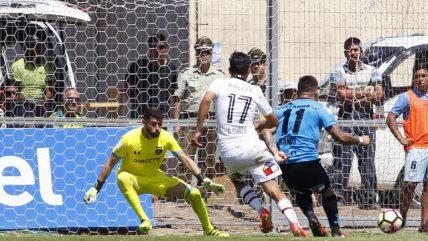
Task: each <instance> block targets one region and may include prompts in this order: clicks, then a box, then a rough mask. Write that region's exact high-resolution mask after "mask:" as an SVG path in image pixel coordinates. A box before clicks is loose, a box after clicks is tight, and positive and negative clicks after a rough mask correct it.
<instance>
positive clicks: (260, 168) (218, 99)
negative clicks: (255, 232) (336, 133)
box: [192, 51, 306, 236]
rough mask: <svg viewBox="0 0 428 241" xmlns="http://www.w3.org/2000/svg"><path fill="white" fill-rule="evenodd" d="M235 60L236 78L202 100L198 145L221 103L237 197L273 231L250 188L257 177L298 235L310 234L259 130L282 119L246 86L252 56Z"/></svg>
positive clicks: (221, 130)
mask: <svg viewBox="0 0 428 241" xmlns="http://www.w3.org/2000/svg"><path fill="white" fill-rule="evenodd" d="M229 62H230V67H229V72H230V74H231V78H226V79H218V80H214V81H213V82H212V83H211V85H210V87H209V88H208V90H207V92H206V93H205V95H204V97H203V99H202V101H201V104H200V106H199V116H198V120H197V126H196V132H195V134H194V136H193V139H192V144H193V145H196V146H199V147H202V144H201V142H200V138H201V135H202V129H203V123H204V120H205V118H206V116H207V113H208V110H209V107H210V105H211V103H212V102H213V101H214V100H215V116H216V122H217V132H218V148H219V153H220V158H221V161H222V162H223V164H224V166H225V168H226V172H227V174H228V175H229V176H230V178H231V180H232V182H233V184H234V186H235V188H236V191H237V193H239V195H240V196H241V197H242V198H243V199H244V200H245V201H246V203H249V204H250V206H251V207H252V208H253V209H255V210H256V211H258V212H259V214H260V216H261V221H262V231H263V232H267V231H269V230H272V228H273V226H272V221H271V216H270V214H269V212H268V211H267V210H266V209H264V208H263V203H262V202H261V200H260V199H258V198H257V197H256V196H255V193H254V190H252V189H251V187H249V186H248V185H247V184H245V182H244V180H243V178H244V177H245V176H246V175H247V172H249V173H250V174H251V176H252V177H253V179H254V181H255V183H256V184H257V183H260V185H261V187H262V188H263V190H264V191H265V193H266V194H267V195H269V196H270V197H271V198H272V199H273V200H275V202H276V204H277V206H278V208H279V210H280V211H281V213H283V214H284V215H285V217H286V218H287V220H288V221H289V222H290V229H291V231H292V233H293V235H294V236H306V231H305V230H303V228H301V227H300V225H299V223H298V220H297V216H296V213H295V212H294V209H293V206H292V205H291V202H290V200H288V199H287V197H286V196H285V194H284V193H282V192H281V190H280V188H279V186H278V184H277V182H276V181H275V178H276V177H278V176H279V175H281V170H280V168H279V166H278V164H277V163H276V161H275V159H274V157H273V156H272V155H271V154H270V153H269V151H268V150H267V147H266V145H265V144H264V143H263V141H262V140H260V139H259V136H258V134H257V131H256V129H260V130H261V129H263V128H272V127H274V126H275V125H276V124H277V123H278V119H277V118H276V117H275V115H274V113H273V112H272V107H271V106H270V105H269V103H268V102H267V100H266V98H265V97H264V95H263V93H262V91H261V89H260V88H259V87H258V86H255V85H251V84H249V83H247V82H246V79H247V76H248V74H249V73H250V64H251V60H250V57H249V56H248V55H246V54H245V53H242V52H237V51H235V52H233V53H232V55H231V57H230V59H229ZM258 111H260V112H261V113H262V114H263V116H264V117H265V118H266V121H264V122H262V123H259V124H257V125H256V126H255V125H254V123H253V121H254V119H255V117H256V116H257V114H258Z"/></svg>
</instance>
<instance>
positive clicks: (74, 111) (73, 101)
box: [49, 87, 84, 128]
mask: <svg viewBox="0 0 428 241" xmlns="http://www.w3.org/2000/svg"><path fill="white" fill-rule="evenodd" d="M62 97H63V104H62V105H61V106H60V108H59V110H57V111H55V112H54V113H53V114H52V115H50V116H49V118H75V119H79V118H81V117H83V115H82V114H81V113H79V111H78V108H79V104H80V95H79V93H78V92H77V90H76V88H74V87H69V88H67V89H65V90H64V94H63V96H62ZM53 127H54V128H58V127H63V128H83V127H84V126H83V125H76V124H63V125H54V126H53Z"/></svg>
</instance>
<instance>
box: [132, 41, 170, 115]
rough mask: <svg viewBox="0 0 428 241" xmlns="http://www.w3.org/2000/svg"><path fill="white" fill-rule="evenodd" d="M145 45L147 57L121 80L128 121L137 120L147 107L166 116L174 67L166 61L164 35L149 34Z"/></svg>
mask: <svg viewBox="0 0 428 241" xmlns="http://www.w3.org/2000/svg"><path fill="white" fill-rule="evenodd" d="M147 45H148V50H147V55H146V56H144V57H142V58H140V59H138V60H137V61H136V62H133V63H131V64H130V65H129V67H128V73H127V75H126V77H125V80H126V89H127V94H128V98H129V102H128V103H130V118H141V117H142V116H143V115H144V110H145V109H146V108H148V107H155V108H157V109H159V110H160V111H161V112H162V113H164V114H165V117H168V116H170V113H169V111H170V108H171V104H170V103H171V102H170V99H171V96H172V94H173V93H174V90H175V89H176V87H177V75H178V68H177V66H176V65H175V64H173V63H172V62H171V61H170V59H169V54H168V52H169V45H168V43H167V36H165V35H164V34H161V33H157V34H155V35H151V36H149V37H148V39H147Z"/></svg>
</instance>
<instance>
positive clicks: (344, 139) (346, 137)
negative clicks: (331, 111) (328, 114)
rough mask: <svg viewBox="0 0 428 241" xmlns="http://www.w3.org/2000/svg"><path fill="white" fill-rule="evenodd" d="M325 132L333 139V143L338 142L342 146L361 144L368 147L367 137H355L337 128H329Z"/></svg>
mask: <svg viewBox="0 0 428 241" xmlns="http://www.w3.org/2000/svg"><path fill="white" fill-rule="evenodd" d="M326 131H327V132H328V133H329V134H330V135H331V136H332V137H333V139H334V140H335V141H338V142H340V143H342V144H346V145H355V144H361V145H363V146H368V145H369V144H370V137H369V136H367V135H364V136H356V135H353V134H351V133H347V132H344V131H342V130H341V129H340V128H339V127H337V126H335V125H334V126H331V127H330V128H326Z"/></svg>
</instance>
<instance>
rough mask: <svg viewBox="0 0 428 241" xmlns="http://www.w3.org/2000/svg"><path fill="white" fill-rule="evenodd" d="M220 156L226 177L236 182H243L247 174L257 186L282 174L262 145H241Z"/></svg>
mask: <svg viewBox="0 0 428 241" xmlns="http://www.w3.org/2000/svg"><path fill="white" fill-rule="evenodd" d="M220 155H221V161H222V162H223V163H224V167H225V168H226V173H227V175H229V176H230V177H231V178H234V179H237V180H243V178H245V176H247V172H248V173H250V174H251V176H252V177H253V179H254V182H255V183H256V184H258V183H260V182H266V181H269V180H272V179H274V178H276V177H278V176H280V175H281V174H282V172H281V168H280V167H279V165H278V163H276V161H275V158H274V157H273V156H272V154H270V152H269V151H268V150H267V147H266V145H265V144H264V143H254V144H253V145H243V146H240V147H236V148H233V149H231V150H228V151H225V152H222V153H221V154H220Z"/></svg>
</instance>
